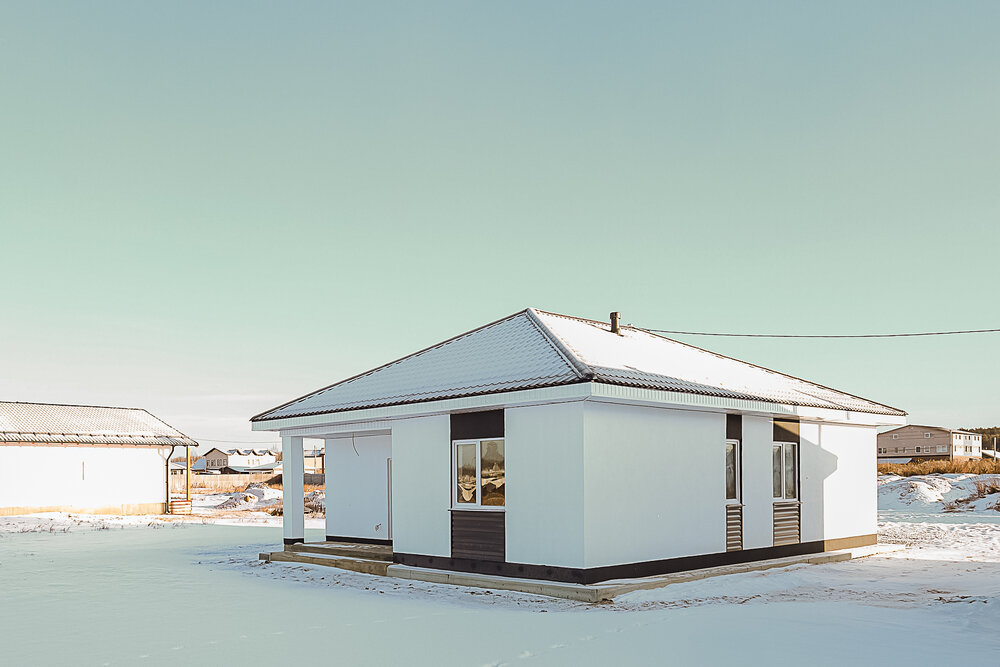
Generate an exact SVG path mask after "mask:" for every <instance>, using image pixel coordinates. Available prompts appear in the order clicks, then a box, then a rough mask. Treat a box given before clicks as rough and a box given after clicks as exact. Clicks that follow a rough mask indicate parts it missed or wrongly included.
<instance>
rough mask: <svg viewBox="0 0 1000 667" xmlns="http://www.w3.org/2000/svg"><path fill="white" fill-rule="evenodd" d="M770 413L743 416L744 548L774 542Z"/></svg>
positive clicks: (757, 547) (772, 430) (767, 544)
mask: <svg viewBox="0 0 1000 667" xmlns="http://www.w3.org/2000/svg"><path fill="white" fill-rule="evenodd" d="M773 442H774V423H773V422H772V420H771V418H770V417H754V416H750V415H744V416H743V548H744V549H759V548H762V547H771V546H774V513H773V503H774V501H773V499H772V495H771V494H772V493H773V490H772V487H771V445H772V444H773Z"/></svg>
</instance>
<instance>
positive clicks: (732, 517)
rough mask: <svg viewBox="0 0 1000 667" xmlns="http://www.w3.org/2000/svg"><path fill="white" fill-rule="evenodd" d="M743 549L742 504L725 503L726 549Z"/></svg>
mask: <svg viewBox="0 0 1000 667" xmlns="http://www.w3.org/2000/svg"><path fill="white" fill-rule="evenodd" d="M742 549H743V505H726V551H741V550H742Z"/></svg>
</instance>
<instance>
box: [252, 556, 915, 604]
mask: <svg viewBox="0 0 1000 667" xmlns="http://www.w3.org/2000/svg"><path fill="white" fill-rule="evenodd" d="M903 548H905V547H903V546H902V545H897V544H876V545H872V546H864V547H857V548H854V549H841V550H839V551H828V552H824V553H817V554H806V555H803V556H789V557H787V558H772V559H770V560H760V561H753V562H750V563H740V564H738V565H724V566H721V567H709V568H704V569H700V570H689V571H687V572H676V573H673V574H665V575H659V576H655V577H644V578H641V579H619V580H614V581H605V582H602V583H599V584H590V585H584V584H568V583H561V582H554V581H543V580H540V579H517V578H513V577H497V576H491V575H487V574H477V573H469V572H453V571H451V570H432V569H429V568H423V567H411V566H408V565H399V564H393V563H391V562H390V560H391V552H390V551H389V549H388V547H372V546H370V545H352V544H334V543H325V544H322V543H321V544H296V545H289V546H288V547H286V548H285V550H284V551H276V552H272V553H262V554H260V559H261V560H265V561H269V562H272V561H281V562H293V563H308V564H311V565H324V566H327V567H336V568H340V569H343V570H350V571H352V572H363V573H366V574H379V575H383V576H389V577H397V578H400V579H411V580H415V581H428V582H431V583H436V584H450V585H453V586H472V587H474V588H490V589H494V590H504V591H518V592H520V593H532V594H535V595H547V596H549V597H557V598H564V599H567V600H577V601H579V602H592V603H593V602H601V601H604V600H611V599H613V598H614V597H616V596H618V595H622V594H624V593H630V592H632V591H638V590H650V589H654V588H662V587H664V586H669V585H670V584H675V583H680V582H684V581H694V580H697V579H707V578H709V577H718V576H723V575H727V574H738V573H741V572H756V571H760V570H769V569H772V568H778V567H788V566H789V565H801V564H812V565H819V564H822V563H836V562H841V561H847V560H852V559H855V558H865V557H867V556H874V555H876V554H881V553H890V552H893V551H899V550H901V549H903ZM387 554H388V556H389V557H388V558H387Z"/></svg>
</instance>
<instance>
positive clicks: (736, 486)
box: [726, 440, 740, 503]
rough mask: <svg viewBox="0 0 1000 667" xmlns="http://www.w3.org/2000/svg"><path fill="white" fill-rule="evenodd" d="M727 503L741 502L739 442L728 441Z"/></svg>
mask: <svg viewBox="0 0 1000 667" xmlns="http://www.w3.org/2000/svg"><path fill="white" fill-rule="evenodd" d="M726 502H727V503H738V502H740V443H739V440H726Z"/></svg>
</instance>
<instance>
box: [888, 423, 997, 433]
mask: <svg viewBox="0 0 1000 667" xmlns="http://www.w3.org/2000/svg"><path fill="white" fill-rule="evenodd" d="M901 428H928V429H931V430H932V431H947V432H948V433H960V434H962V435H982V434H981V433H973V432H972V431H963V430H962V429H958V428H948V427H947V426H926V425H924V424H906V425H905V426H897V427H896V428H890V429H888V430H887V431H882V433H879V435H882V434H884V433H892V432H893V431H898V430H899V429H901Z"/></svg>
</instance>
